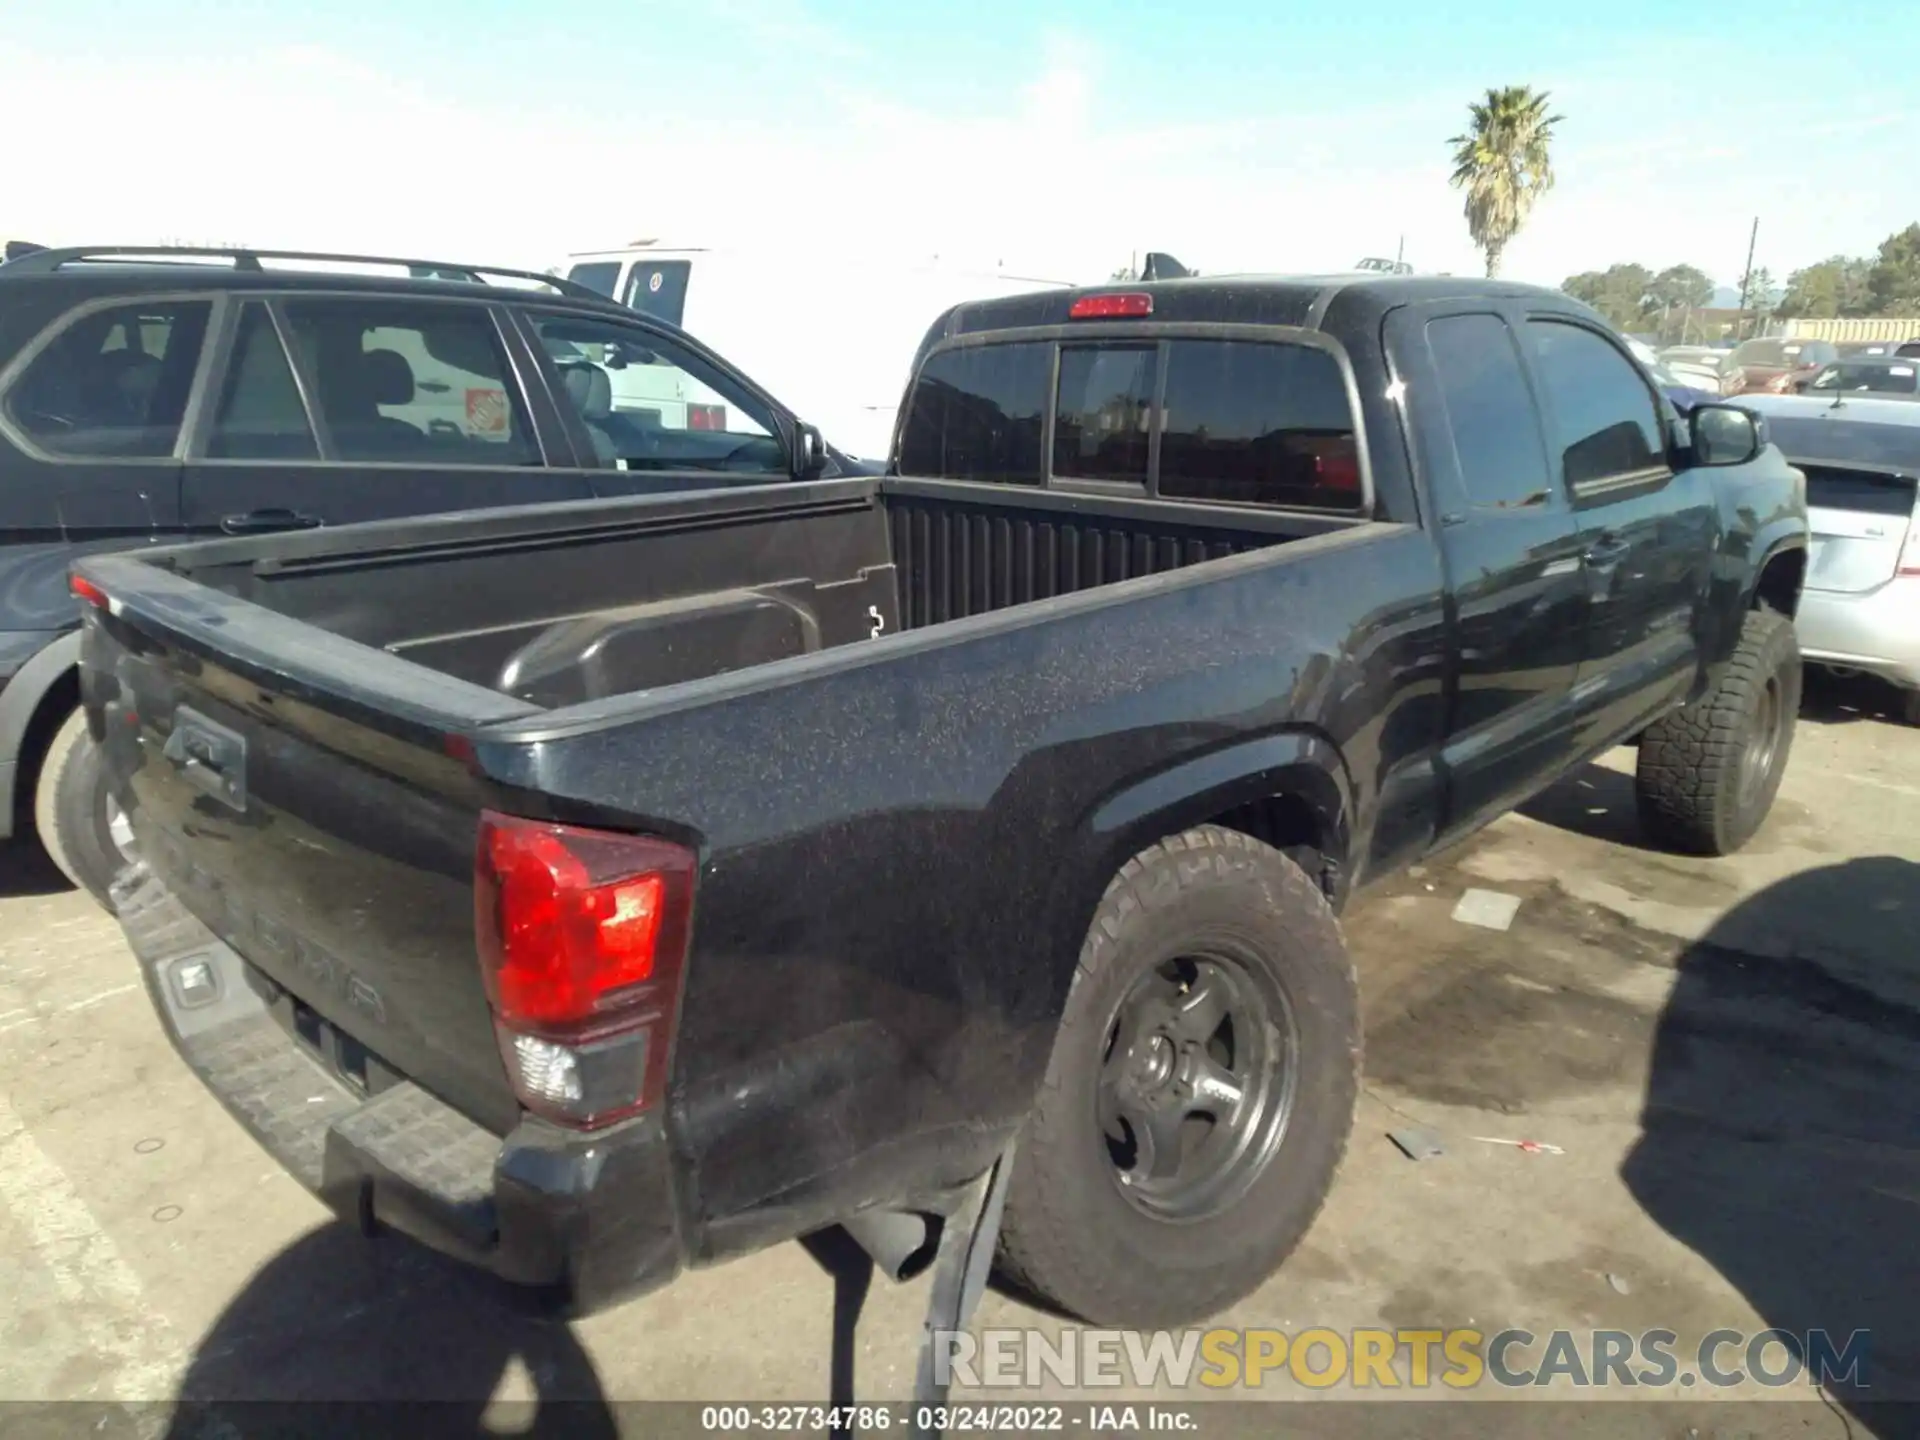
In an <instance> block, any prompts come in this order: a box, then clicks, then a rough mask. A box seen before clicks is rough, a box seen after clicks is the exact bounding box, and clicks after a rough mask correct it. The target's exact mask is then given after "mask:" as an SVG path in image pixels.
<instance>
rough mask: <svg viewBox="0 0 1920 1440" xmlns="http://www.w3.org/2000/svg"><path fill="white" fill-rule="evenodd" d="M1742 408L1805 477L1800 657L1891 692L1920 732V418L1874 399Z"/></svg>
mask: <svg viewBox="0 0 1920 1440" xmlns="http://www.w3.org/2000/svg"><path fill="white" fill-rule="evenodd" d="M1856 363H1857V362H1856ZM1742 404H1743V405H1745V406H1747V407H1749V408H1751V409H1752V410H1754V411H1755V412H1756V413H1758V414H1761V415H1764V416H1765V417H1766V423H1767V429H1768V433H1769V434H1770V435H1771V436H1772V437H1773V440H1774V442H1775V443H1776V444H1777V445H1778V446H1779V447H1780V449H1781V451H1782V452H1783V453H1785V455H1786V456H1787V458H1788V459H1790V460H1791V461H1793V463H1794V464H1795V465H1796V466H1798V467H1799V469H1800V470H1801V471H1802V473H1804V474H1805V475H1806V477H1807V507H1808V514H1809V517H1810V520H1811V524H1812V528H1813V544H1812V547H1811V548H1810V549H1809V551H1808V554H1807V578H1806V590H1805V595H1804V596H1803V598H1802V600H1801V603H1800V611H1799V615H1798V618H1797V620H1796V622H1795V624H1796V627H1797V629H1798V630H1799V634H1800V649H1801V652H1802V653H1803V654H1804V655H1806V657H1807V658H1808V659H1809V660H1813V661H1817V662H1818V663H1820V664H1822V665H1825V666H1827V667H1829V668H1831V669H1835V670H1838V671H1841V672H1842V673H1852V672H1865V673H1867V674H1871V675H1877V676H1879V677H1880V678H1881V679H1883V680H1887V681H1889V682H1891V683H1892V684H1893V685H1894V686H1895V687H1896V688H1897V689H1898V690H1899V692H1900V713H1901V716H1902V718H1904V719H1905V720H1906V722H1907V723H1908V724H1910V725H1920V511H1917V509H1916V505H1915V496H1916V491H1917V490H1920V406H1915V405H1903V404H1901V403H1900V402H1899V401H1897V400H1888V399H1885V398H1882V397H1878V396H1876V397H1873V398H1863V399H1858V400H1856V399H1854V398H1852V397H1851V396H1849V397H1847V399H1846V401H1845V403H1844V404H1840V405H1835V404H1834V403H1833V402H1832V401H1830V400H1826V399H1816V398H1814V397H1812V396H1764V397H1762V396H1756V397H1753V398H1752V399H1751V400H1746V401H1742Z"/></svg>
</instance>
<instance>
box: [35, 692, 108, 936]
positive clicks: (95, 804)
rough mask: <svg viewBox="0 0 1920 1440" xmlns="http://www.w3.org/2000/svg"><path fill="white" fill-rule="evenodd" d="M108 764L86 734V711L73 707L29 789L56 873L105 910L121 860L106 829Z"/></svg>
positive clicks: (36, 821)
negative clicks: (96, 901)
mask: <svg viewBox="0 0 1920 1440" xmlns="http://www.w3.org/2000/svg"><path fill="white" fill-rule="evenodd" d="M106 796H107V773H106V765H105V763H104V760H103V757H102V756H101V754H100V747H99V746H97V745H95V744H94V743H93V739H92V737H91V736H89V735H88V734H87V716H86V712H85V711H83V710H75V711H74V712H73V713H72V714H71V715H69V716H68V717H67V718H66V719H65V720H64V721H63V722H62V723H61V726H60V728H59V729H58V730H57V731H55V732H54V736H53V741H52V743H51V744H50V745H48V746H47V753H46V756H45V758H44V759H43V760H42V761H41V763H40V778H39V781H38V783H37V784H36V785H35V786H34V792H33V823H34V828H35V830H36V831H37V832H38V833H39V836H40V844H41V845H42V847H43V848H44V849H45V850H46V852H47V854H48V856H49V857H50V858H51V859H52V860H53V863H54V864H55V865H56V866H58V867H59V869H60V873H61V874H63V875H65V876H66V877H67V879H69V880H71V881H72V882H73V883H74V885H76V886H77V887H78V888H80V889H82V890H85V891H86V892H87V893H88V894H90V895H92V896H93V898H94V899H95V900H98V901H99V902H100V903H101V904H102V905H104V906H106V907H107V908H108V909H109V910H111V909H112V908H113V905H112V901H111V900H110V899H109V898H108V894H107V890H108V887H109V886H111V885H112V884H113V881H114V878H115V877H116V876H117V875H119V873H120V870H121V867H122V866H123V864H124V863H125V862H124V861H123V860H122V859H121V856H120V852H119V850H118V848H117V847H116V846H115V845H114V843H113V835H112V832H111V831H110V830H109V829H108V828H107V818H106V810H105V800H106Z"/></svg>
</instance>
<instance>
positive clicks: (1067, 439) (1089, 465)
mask: <svg viewBox="0 0 1920 1440" xmlns="http://www.w3.org/2000/svg"><path fill="white" fill-rule="evenodd" d="M1159 358H1160V347H1159V346H1157V345H1154V344H1152V343H1148V344H1144V345H1099V346H1095V345H1068V346H1063V347H1062V348H1061V351H1060V388H1059V400H1058V402H1057V405H1058V408H1057V409H1056V410H1055V413H1054V421H1053V473H1054V474H1055V475H1060V476H1065V477H1067V478H1069V479H1075V480H1130V481H1133V482H1135V483H1136V484H1139V485H1145V484H1146V483H1147V441H1148V438H1149V433H1150V428H1151V427H1150V422H1151V420H1152V418H1153V386H1154V373H1155V371H1156V370H1157V369H1158V368H1159Z"/></svg>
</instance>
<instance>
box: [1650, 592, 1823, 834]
mask: <svg viewBox="0 0 1920 1440" xmlns="http://www.w3.org/2000/svg"><path fill="white" fill-rule="evenodd" d="M1800 685H1801V666H1800V647H1799V645H1798V644H1797V643H1796V642H1795V640H1794V634H1793V621H1792V620H1791V619H1789V618H1788V617H1787V616H1785V615H1782V614H1779V613H1778V612H1777V611H1773V610H1764V609H1763V610H1751V611H1749V612H1747V615H1746V618H1745V620H1744V621H1743V622H1742V624H1741V629H1740V642H1739V644H1738V645H1737V646H1736V647H1735V649H1734V652H1733V658H1732V659H1731V660H1729V661H1728V662H1727V666H1726V669H1725V670H1724V671H1723V672H1722V673H1721V676H1720V679H1719V682H1718V683H1717V684H1716V685H1715V686H1714V688H1713V689H1712V690H1711V691H1709V692H1708V693H1707V694H1706V695H1704V696H1702V697H1701V698H1700V699H1699V700H1698V701H1696V702H1695V703H1694V704H1691V705H1688V706H1686V707H1684V708H1682V709H1680V710H1676V711H1675V712H1674V713H1673V714H1671V715H1668V716H1665V717H1664V718H1662V719H1660V720H1657V721H1655V722H1654V723H1653V724H1652V725H1650V726H1649V727H1648V728H1647V731H1646V734H1645V736H1644V737H1643V739H1642V740H1641V742H1640V758H1639V764H1638V766H1637V768H1636V770H1635V774H1634V792H1635V796H1636V798H1637V800H1638V802H1639V810H1640V824H1641V826H1642V828H1643V829H1644V830H1645V831H1646V833H1647V835H1648V837H1649V838H1650V839H1652V840H1654V841H1655V842H1656V843H1658V844H1660V845H1663V846H1665V847H1667V848H1668V849H1672V850H1679V851H1683V852H1686V853H1688V854H1694V855H1730V854H1732V853H1733V852H1734V851H1736V850H1738V849H1740V847H1741V846H1743V845H1745V844H1746V843H1747V842H1748V841H1749V840H1751V839H1752V838H1753V836H1754V832H1755V831H1757V830H1758V829H1759V828H1760V826H1761V824H1762V823H1763V822H1764V821H1765V820H1766V818H1767V812H1768V811H1770V810H1771V809H1772V808H1773V801H1774V797H1775V796H1776V795H1778V794H1779V793H1780V780H1781V777H1782V776H1783V775H1784V774H1785V773H1786V769H1787V756H1788V753H1789V752H1790V751H1791V750H1792V748H1793V730H1794V720H1795V717H1796V716H1798V715H1799V713H1800ZM1770 687H1771V688H1772V690H1773V695H1774V698H1773V702H1772V708H1771V709H1770V707H1769V704H1768V703H1767V699H1766V697H1767V693H1768V690H1769V688H1770ZM1769 714H1771V715H1772V716H1774V717H1775V719H1774V723H1773V724H1772V725H1769V724H1768V723H1767V720H1768V716H1769ZM1776 727H1777V728H1776ZM1763 730H1764V731H1767V732H1768V733H1770V734H1772V749H1771V760H1770V762H1769V763H1768V767H1767V771H1766V773H1765V774H1764V775H1763V776H1761V777H1760V778H1759V780H1758V783H1757V785H1755V786H1753V787H1743V786H1742V784H1741V775H1742V765H1743V762H1744V761H1745V758H1746V756H1747V753H1748V751H1749V749H1750V748H1752V747H1755V746H1762V745H1765V744H1766V743H1767V738H1768V737H1767V734H1763V733H1762V731H1763Z"/></svg>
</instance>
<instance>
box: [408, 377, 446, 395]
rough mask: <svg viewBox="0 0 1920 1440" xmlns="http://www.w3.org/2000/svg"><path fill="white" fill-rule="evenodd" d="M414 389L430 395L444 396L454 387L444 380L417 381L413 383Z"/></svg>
mask: <svg viewBox="0 0 1920 1440" xmlns="http://www.w3.org/2000/svg"><path fill="white" fill-rule="evenodd" d="M413 388H414V389H416V390H424V391H426V392H427V394H429V395H444V394H446V393H447V392H448V391H449V390H451V389H452V388H453V387H452V386H451V385H449V384H447V382H446V381H444V380H416V381H414V382H413Z"/></svg>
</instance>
